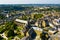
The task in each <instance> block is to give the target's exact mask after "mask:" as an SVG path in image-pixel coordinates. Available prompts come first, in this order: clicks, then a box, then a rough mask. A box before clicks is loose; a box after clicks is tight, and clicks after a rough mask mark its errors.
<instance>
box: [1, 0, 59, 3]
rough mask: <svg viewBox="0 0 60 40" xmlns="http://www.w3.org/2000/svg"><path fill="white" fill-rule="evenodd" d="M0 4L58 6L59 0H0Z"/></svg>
mask: <svg viewBox="0 0 60 40" xmlns="http://www.w3.org/2000/svg"><path fill="white" fill-rule="evenodd" d="M0 4H60V0H0Z"/></svg>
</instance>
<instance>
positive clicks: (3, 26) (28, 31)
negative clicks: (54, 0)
mask: <svg viewBox="0 0 60 40" xmlns="http://www.w3.org/2000/svg"><path fill="white" fill-rule="evenodd" d="M0 40H60V6H25V7H24V6H21V5H20V6H19V5H16V6H15V5H12V6H11V5H0Z"/></svg>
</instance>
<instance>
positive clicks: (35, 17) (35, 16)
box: [34, 14, 43, 19]
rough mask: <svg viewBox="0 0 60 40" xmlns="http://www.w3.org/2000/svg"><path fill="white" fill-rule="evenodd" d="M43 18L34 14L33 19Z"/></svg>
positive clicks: (41, 15)
mask: <svg viewBox="0 0 60 40" xmlns="http://www.w3.org/2000/svg"><path fill="white" fill-rule="evenodd" d="M42 17H43V14H35V15H34V19H38V18H42Z"/></svg>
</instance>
